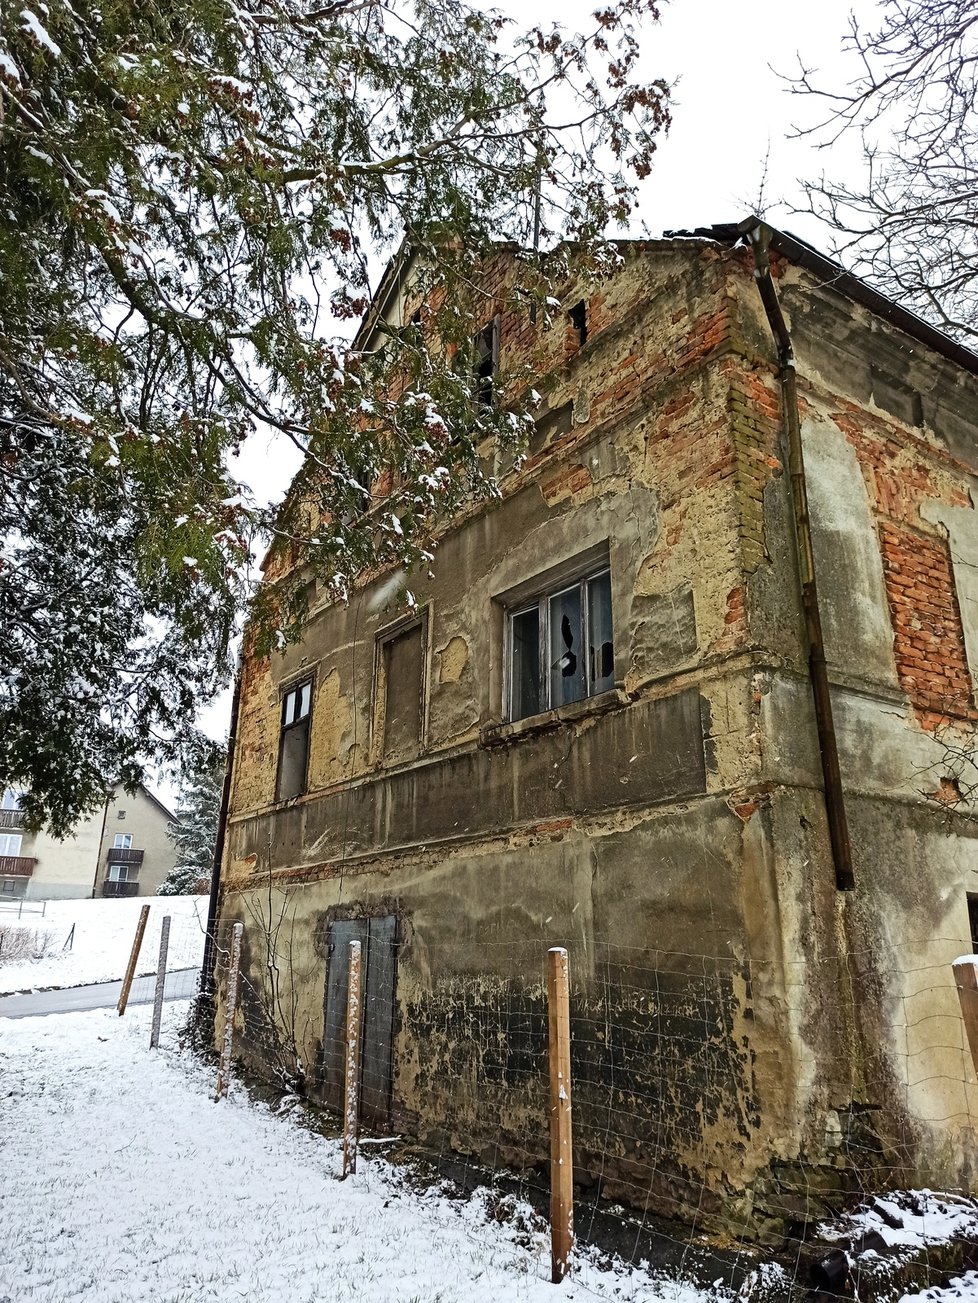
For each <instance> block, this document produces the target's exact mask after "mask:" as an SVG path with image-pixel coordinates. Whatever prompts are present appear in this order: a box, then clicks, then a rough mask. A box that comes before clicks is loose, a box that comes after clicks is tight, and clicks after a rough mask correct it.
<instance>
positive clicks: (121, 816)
mask: <svg viewBox="0 0 978 1303" xmlns="http://www.w3.org/2000/svg"><path fill="white" fill-rule="evenodd" d="M115 817H116V818H117V819H124V818H125V817H126V812H125V810H119V811H118V812H117V814H116V816H115Z"/></svg>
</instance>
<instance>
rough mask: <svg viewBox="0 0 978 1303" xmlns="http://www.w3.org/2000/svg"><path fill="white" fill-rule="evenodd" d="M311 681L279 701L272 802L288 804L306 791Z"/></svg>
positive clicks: (291, 689) (289, 691) (297, 686)
mask: <svg viewBox="0 0 978 1303" xmlns="http://www.w3.org/2000/svg"><path fill="white" fill-rule="evenodd" d="M311 710H312V679H306V681H305V683H299V684H297V685H296V686H295V687H294V688H290V689H289V690H288V692H286V694H285V696H284V697H283V698H282V733H281V737H280V739H279V748H278V786H277V789H276V793H275V799H276V800H278V801H287V800H289V799H290V798H291V797H293V796H301V795H302V793H303V792H304V791H305V790H306V770H307V769H308V766H309V718H310V712H311Z"/></svg>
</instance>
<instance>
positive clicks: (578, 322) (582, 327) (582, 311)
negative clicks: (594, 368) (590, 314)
mask: <svg viewBox="0 0 978 1303" xmlns="http://www.w3.org/2000/svg"><path fill="white" fill-rule="evenodd" d="M567 320H568V323H569V325H570V329H571V336H572V340H573V342H574V343H575V344H576V345H577V347H578V348H582V347H583V346H584V345H585V344H586V343H587V304H586V303H585V302H584V300H583V299H581V301H580V303H575V304H574V306H573V307H572V308H571V309H570V311H569V312H568V313H567Z"/></svg>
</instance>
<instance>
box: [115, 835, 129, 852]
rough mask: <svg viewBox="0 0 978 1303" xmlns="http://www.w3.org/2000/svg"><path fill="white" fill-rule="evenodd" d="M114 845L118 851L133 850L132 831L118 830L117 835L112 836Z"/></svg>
mask: <svg viewBox="0 0 978 1303" xmlns="http://www.w3.org/2000/svg"><path fill="white" fill-rule="evenodd" d="M112 847H113V849H114V850H117V851H129V850H132V833H131V832H117V833H116V835H115V836H114V837H113V838H112Z"/></svg>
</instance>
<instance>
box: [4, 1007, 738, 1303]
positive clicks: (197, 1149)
mask: <svg viewBox="0 0 978 1303" xmlns="http://www.w3.org/2000/svg"><path fill="white" fill-rule="evenodd" d="M185 1011H186V1006H185V1005H170V1006H168V1007H167V1011H166V1015H165V1033H164V1048H163V1050H162V1051H160V1052H156V1053H154V1052H151V1051H150V1050H149V1049H148V1048H147V1045H148V1040H149V1033H148V1025H149V1012H148V1010H131V1011H130V1013H128V1014H127V1015H126V1017H125V1019H120V1018H118V1017H117V1015H116V1014H115V1012H114V1011H102V1010H99V1011H97V1012H94V1013H81V1014H62V1015H55V1016H52V1017H48V1018H26V1019H22V1020H19V1021H17V1022H13V1021H7V1022H0V1057H2V1059H3V1062H4V1083H3V1094H4V1107H3V1109H2V1111H0V1152H2V1154H3V1180H2V1182H0V1225H2V1227H3V1235H2V1236H0V1299H3V1298H9V1299H11V1300H14V1299H16V1300H20V1299H28V1298H29V1299H31V1300H32V1303H72V1301H74V1300H87V1303H141V1301H142V1300H145V1301H146V1303H149V1301H150V1300H152V1303H217V1301H218V1300H219V1301H220V1303H228V1301H230V1300H247V1301H248V1303H314V1301H315V1303H321V1300H323V1299H328V1300H330V1303H345V1300H353V1299H357V1300H361V1301H362V1303H559V1301H560V1300H562V1299H573V1300H578V1301H579V1303H586V1300H588V1299H592V1298H597V1299H608V1300H611V1299H614V1300H616V1301H617V1303H627V1301H629V1300H635V1301H636V1303H637V1301H638V1300H642V1301H643V1303H646V1301H648V1303H651V1301H652V1300H669V1301H670V1303H707V1300H710V1301H711V1303H720V1301H721V1300H723V1301H724V1303H729V1300H730V1299H731V1295H730V1294H729V1293H727V1292H726V1291H724V1290H715V1291H714V1292H703V1291H702V1290H698V1289H695V1288H693V1287H691V1286H687V1285H682V1284H679V1283H677V1282H675V1281H669V1280H653V1279H652V1278H651V1277H649V1276H648V1275H646V1274H645V1273H643V1272H640V1271H635V1270H628V1271H624V1272H622V1273H620V1274H617V1273H613V1272H608V1271H599V1270H598V1269H597V1268H596V1267H594V1266H592V1265H590V1264H588V1263H584V1264H581V1266H580V1267H579V1270H578V1272H577V1273H576V1275H575V1277H574V1278H573V1279H570V1280H567V1281H565V1282H564V1283H563V1284H562V1285H560V1286H554V1285H551V1284H550V1282H549V1267H550V1261H549V1244H548V1240H547V1238H546V1236H545V1235H544V1234H542V1233H540V1234H534V1235H532V1236H530V1237H529V1242H528V1243H520V1242H519V1241H520V1239H521V1236H520V1233H519V1232H518V1231H517V1230H516V1229H515V1228H514V1227H513V1226H511V1225H509V1224H502V1225H500V1224H498V1223H496V1222H490V1221H488V1220H487V1218H486V1216H485V1210H484V1205H483V1204H482V1202H481V1201H480V1200H479V1199H478V1198H477V1197H473V1198H472V1199H471V1200H465V1199H449V1198H446V1197H445V1195H444V1194H442V1193H439V1192H438V1191H427V1192H426V1191H418V1190H414V1189H411V1188H410V1187H409V1186H408V1185H407V1184H406V1182H405V1181H404V1179H403V1178H402V1177H400V1176H399V1175H398V1172H397V1170H396V1169H395V1168H393V1167H391V1166H390V1165H389V1164H388V1163H386V1162H385V1161H384V1160H382V1159H379V1158H370V1157H368V1156H366V1155H364V1154H361V1157H360V1161H359V1170H358V1172H357V1174H356V1175H355V1176H353V1177H351V1178H349V1179H348V1180H346V1181H343V1182H341V1181H339V1180H337V1172H338V1171H339V1166H340V1149H339V1144H338V1142H336V1141H333V1140H326V1139H323V1138H322V1137H320V1136H318V1135H316V1134H314V1133H312V1132H310V1131H308V1130H305V1129H304V1128H301V1127H299V1126H298V1125H297V1124H296V1123H295V1122H294V1121H291V1120H290V1119H289V1118H287V1117H283V1116H281V1115H278V1114H275V1113H273V1112H272V1110H271V1109H270V1108H268V1107H267V1106H264V1105H259V1104H254V1103H251V1102H249V1101H248V1100H247V1098H246V1097H245V1095H244V1092H243V1090H242V1089H241V1088H240V1087H237V1088H235V1089H234V1090H233V1091H232V1096H231V1098H230V1099H228V1100H225V1101H223V1102H222V1103H221V1104H215V1103H214V1102H213V1099H212V1091H213V1074H212V1073H211V1072H210V1071H208V1070H206V1069H205V1068H204V1067H202V1066H201V1065H200V1064H199V1063H198V1062H197V1061H196V1060H195V1059H193V1058H192V1056H191V1055H190V1054H189V1052H183V1051H181V1049H180V1047H179V1044H178V1040H177V1034H176V1028H177V1027H178V1026H179V1022H180V1021H181V1019H182V1017H183V1016H184V1015H185ZM522 1238H523V1239H527V1237H526V1236H525V1235H524V1236H523V1237H522Z"/></svg>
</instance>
